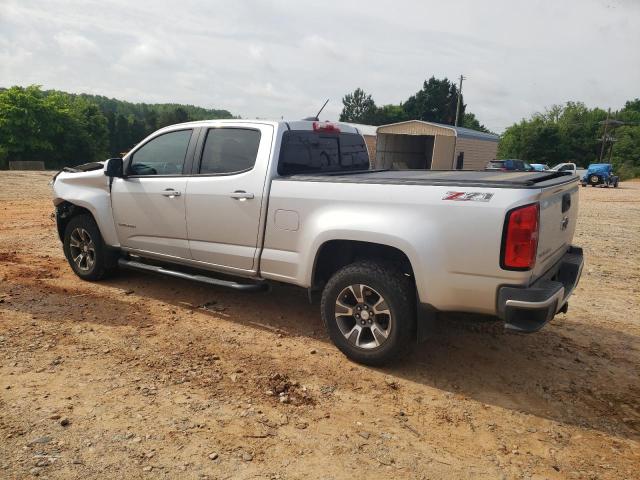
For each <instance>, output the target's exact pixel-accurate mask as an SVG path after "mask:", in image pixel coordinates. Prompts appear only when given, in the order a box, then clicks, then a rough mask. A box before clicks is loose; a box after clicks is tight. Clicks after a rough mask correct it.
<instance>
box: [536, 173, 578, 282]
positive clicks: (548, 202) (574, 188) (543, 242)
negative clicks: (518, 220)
mask: <svg viewBox="0 0 640 480" xmlns="http://www.w3.org/2000/svg"><path fill="white" fill-rule="evenodd" d="M577 219H578V182H570V183H566V184H564V185H555V186H553V187H549V188H547V189H544V190H543V191H542V195H541V197H540V229H539V234H538V253H537V256H536V264H535V267H534V269H533V278H534V279H535V278H538V277H539V276H540V275H542V274H544V273H545V272H546V271H547V270H548V269H549V268H551V267H552V266H553V265H554V264H555V263H556V262H557V261H558V260H559V259H560V257H562V255H563V254H564V253H565V252H566V250H567V248H568V247H569V246H570V245H571V241H572V240H573V234H574V232H575V230H576V221H577Z"/></svg>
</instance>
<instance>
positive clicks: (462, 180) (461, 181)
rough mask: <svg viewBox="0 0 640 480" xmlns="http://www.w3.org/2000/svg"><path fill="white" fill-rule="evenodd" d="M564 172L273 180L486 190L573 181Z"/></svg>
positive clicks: (375, 173)
mask: <svg viewBox="0 0 640 480" xmlns="http://www.w3.org/2000/svg"><path fill="white" fill-rule="evenodd" d="M577 179H578V177H576V176H575V175H571V174H569V173H564V172H552V171H546V172H502V171H493V170H370V171H366V172H353V173H344V172H340V173H323V174H314V175H304V174H298V175H291V176H289V177H284V178H281V179H276V180H290V181H300V182H332V183H371V184H393V185H437V186H460V187H481V188H482V187H486V188H531V189H533V188H536V189H538V188H548V187H552V186H556V185H562V184H566V183H570V182H575V181H577Z"/></svg>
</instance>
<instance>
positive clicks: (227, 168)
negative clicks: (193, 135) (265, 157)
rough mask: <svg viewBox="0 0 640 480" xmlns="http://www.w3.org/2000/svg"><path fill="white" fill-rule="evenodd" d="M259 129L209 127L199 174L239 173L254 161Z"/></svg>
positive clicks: (251, 165) (248, 167)
mask: <svg viewBox="0 0 640 480" xmlns="http://www.w3.org/2000/svg"><path fill="white" fill-rule="evenodd" d="M259 145H260V131H259V130H251V129H247V128H211V129H209V131H208V132H207V138H206V139H205V142H204V148H203V151H202V162H201V163H200V173H201V174H220V173H239V172H246V171H247V170H251V169H252V168H253V166H254V165H255V163H256V157H257V156H258V147H259Z"/></svg>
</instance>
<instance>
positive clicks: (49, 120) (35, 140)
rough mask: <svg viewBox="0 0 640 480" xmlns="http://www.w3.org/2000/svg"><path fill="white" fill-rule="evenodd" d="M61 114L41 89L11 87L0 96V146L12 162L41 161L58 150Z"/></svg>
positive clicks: (5, 165) (6, 157)
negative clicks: (47, 100)
mask: <svg viewBox="0 0 640 480" xmlns="http://www.w3.org/2000/svg"><path fill="white" fill-rule="evenodd" d="M56 117H57V112H56V111H55V109H54V108H53V106H52V105H51V104H50V103H47V102H46V101H45V97H44V95H43V94H42V91H41V90H40V88H39V87H38V86H35V85H33V86H30V87H26V88H23V87H11V88H9V89H7V90H4V91H3V92H1V93H0V146H1V147H2V151H3V155H2V157H3V159H2V162H3V164H0V167H2V168H7V162H8V161H9V160H40V159H42V158H43V156H47V155H49V154H50V152H52V151H53V149H54V143H53V138H54V132H53V130H55V129H56V124H57V121H56V120H57V118H56Z"/></svg>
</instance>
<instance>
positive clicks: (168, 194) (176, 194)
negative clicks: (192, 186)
mask: <svg viewBox="0 0 640 480" xmlns="http://www.w3.org/2000/svg"><path fill="white" fill-rule="evenodd" d="M162 195H163V196H165V197H169V198H174V197H179V196H180V195H182V194H181V193H180V192H179V191H177V190H174V189H173V188H166V189H165V190H164V192H162Z"/></svg>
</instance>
